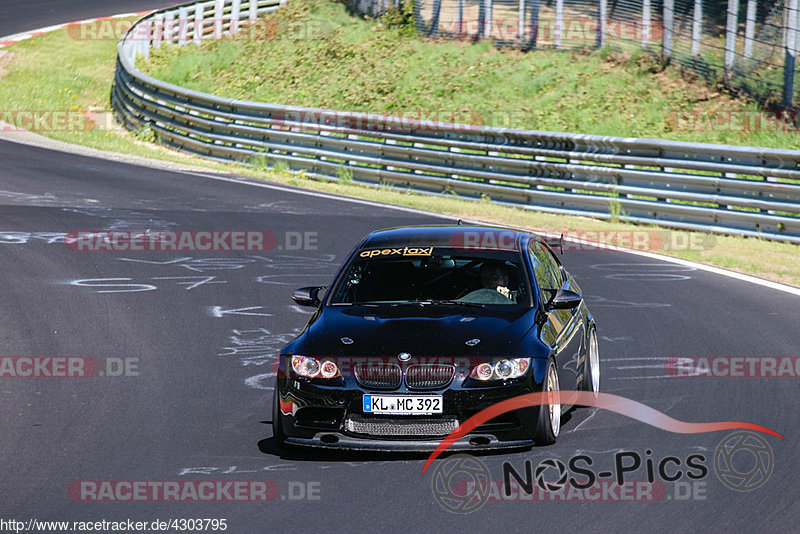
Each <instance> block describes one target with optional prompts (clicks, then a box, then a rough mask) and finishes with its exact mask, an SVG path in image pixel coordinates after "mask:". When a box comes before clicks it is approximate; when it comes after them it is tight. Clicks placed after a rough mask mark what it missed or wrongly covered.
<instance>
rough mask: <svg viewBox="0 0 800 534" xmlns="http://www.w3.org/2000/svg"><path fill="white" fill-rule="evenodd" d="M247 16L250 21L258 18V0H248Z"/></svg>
mask: <svg viewBox="0 0 800 534" xmlns="http://www.w3.org/2000/svg"><path fill="white" fill-rule="evenodd" d="M247 18H248V20H250V22H251V23H252V22H254V21H255V20H256V19H257V18H258V2H257V1H256V0H250V4H249V11H248V12H247Z"/></svg>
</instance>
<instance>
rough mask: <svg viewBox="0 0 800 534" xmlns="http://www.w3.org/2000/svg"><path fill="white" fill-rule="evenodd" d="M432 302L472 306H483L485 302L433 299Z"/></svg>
mask: <svg viewBox="0 0 800 534" xmlns="http://www.w3.org/2000/svg"><path fill="white" fill-rule="evenodd" d="M432 304H453V305H455V306H469V307H472V308H485V307H486V304H481V303H480V302H469V301H465V300H434V301H433V302H432Z"/></svg>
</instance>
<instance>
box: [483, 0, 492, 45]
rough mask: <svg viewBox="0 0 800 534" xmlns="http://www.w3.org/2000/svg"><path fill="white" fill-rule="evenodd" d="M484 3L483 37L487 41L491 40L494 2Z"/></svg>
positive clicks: (489, 0)
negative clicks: (484, 26) (484, 25)
mask: <svg viewBox="0 0 800 534" xmlns="http://www.w3.org/2000/svg"><path fill="white" fill-rule="evenodd" d="M485 1H486V28H485V29H484V37H486V38H487V39H491V38H492V8H493V7H494V4H493V2H494V0H485Z"/></svg>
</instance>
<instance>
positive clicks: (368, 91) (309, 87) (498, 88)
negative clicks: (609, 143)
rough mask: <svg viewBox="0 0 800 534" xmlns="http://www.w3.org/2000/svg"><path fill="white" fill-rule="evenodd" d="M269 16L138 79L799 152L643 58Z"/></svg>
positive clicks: (156, 59)
mask: <svg viewBox="0 0 800 534" xmlns="http://www.w3.org/2000/svg"><path fill="white" fill-rule="evenodd" d="M271 17H272V19H271V24H270V25H269V26H267V27H266V28H261V29H259V30H257V31H253V32H251V33H248V34H246V35H247V37H246V38H242V39H237V40H229V41H216V42H209V43H207V44H204V45H203V46H201V47H200V48H199V49H198V48H197V47H194V46H189V47H182V48H179V47H171V48H163V49H162V50H161V51H159V52H157V53H156V54H154V55H153V57H152V59H151V60H150V61H149V62H145V63H143V65H144V70H145V71H146V72H147V73H149V74H151V75H153V76H155V77H157V78H159V79H163V80H166V81H169V82H171V83H175V84H178V85H181V86H184V87H189V88H192V89H196V90H198V91H203V92H207V93H213V94H217V95H220V96H226V97H232V98H240V99H246V100H257V101H265V102H274V103H279V104H295V105H303V106H311V107H322V108H328V109H345V110H350V111H371V112H382V113H389V114H392V113H400V114H415V113H428V114H430V115H431V116H432V117H436V116H437V115H436V114H437V113H439V114H441V116H442V117H443V118H442V120H447V119H448V118H449V117H451V116H455V117H456V118H458V119H461V122H471V123H478V124H485V125H489V126H507V127H514V128H530V129H536V130H548V131H566V132H580V133H589V134H600V135H618V136H632V137H652V138H663V139H674V140H683V141H702V142H711V143H732V144H742V145H752V146H772V147H781V148H800V136H798V135H797V131H796V130H792V131H788V132H771V131H755V130H754V129H752V128H751V129H750V130H745V128H746V127H747V126H748V124H747V121H746V119H745V120H744V121H739V122H736V123H734V124H733V126H732V127H731V126H730V124H729V122H728V121H727V120H726V118H727V116H728V115H727V114H728V113H731V112H732V113H742V114H744V113H747V112H751V113H756V112H758V110H759V108H758V106H757V105H756V104H755V103H754V102H751V101H748V100H745V99H741V98H738V99H737V98H733V97H731V96H730V95H727V94H726V93H725V92H724V91H723V90H721V89H717V88H713V87H709V86H708V85H706V84H705V83H704V82H703V81H702V80H695V81H687V80H686V79H684V78H683V77H681V74H680V72H679V70H678V69H677V68H672V67H670V68H667V69H663V68H661V66H660V65H658V64H656V63H655V62H654V61H653V60H652V58H650V56H648V55H646V54H642V55H639V56H637V55H622V54H619V53H615V52H612V51H610V50H607V49H604V50H600V51H596V52H591V53H589V52H566V51H546V50H541V51H536V52H534V53H522V52H519V51H514V50H510V49H506V50H503V51H498V50H497V49H496V48H495V47H494V46H493V45H492V44H491V43H490V42H480V43H477V44H472V43H469V42H457V41H445V40H437V41H433V40H426V39H422V38H417V37H413V36H412V37H409V36H408V35H407V33H408V32H407V31H406V29H405V28H403V27H397V26H392V25H390V24H387V22H386V21H385V20H384V19H381V20H377V21H365V20H361V19H359V18H357V17H353V16H350V15H348V13H347V12H346V9H345V7H344V6H343V5H342V4H339V3H335V2H332V1H331V0H293V1H292V2H290V3H289V4H288V5H287V6H286V7H285V8H282V9H281V10H279V11H277V12H276V13H274V14H273V15H272V16H271ZM686 111H689V112H691V113H689V114H688V115H684V114H683V113H682V112H686ZM718 112H722V113H720V114H718ZM736 116H737V117H742V116H744V117H747V115H736ZM753 126H755V127H756V128H761V127H774V126H777V123H768V124H767V123H760V122H759V123H754V124H753ZM709 130H710V131H709ZM730 130H734V131H730Z"/></svg>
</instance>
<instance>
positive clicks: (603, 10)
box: [594, 0, 608, 48]
mask: <svg viewBox="0 0 800 534" xmlns="http://www.w3.org/2000/svg"><path fill="white" fill-rule="evenodd" d="M607 17H608V0H600V1H599V2H598V3H597V40H596V41H595V43H594V46H595V48H602V47H603V46H605V44H606V25H607V24H608V18H607Z"/></svg>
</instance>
